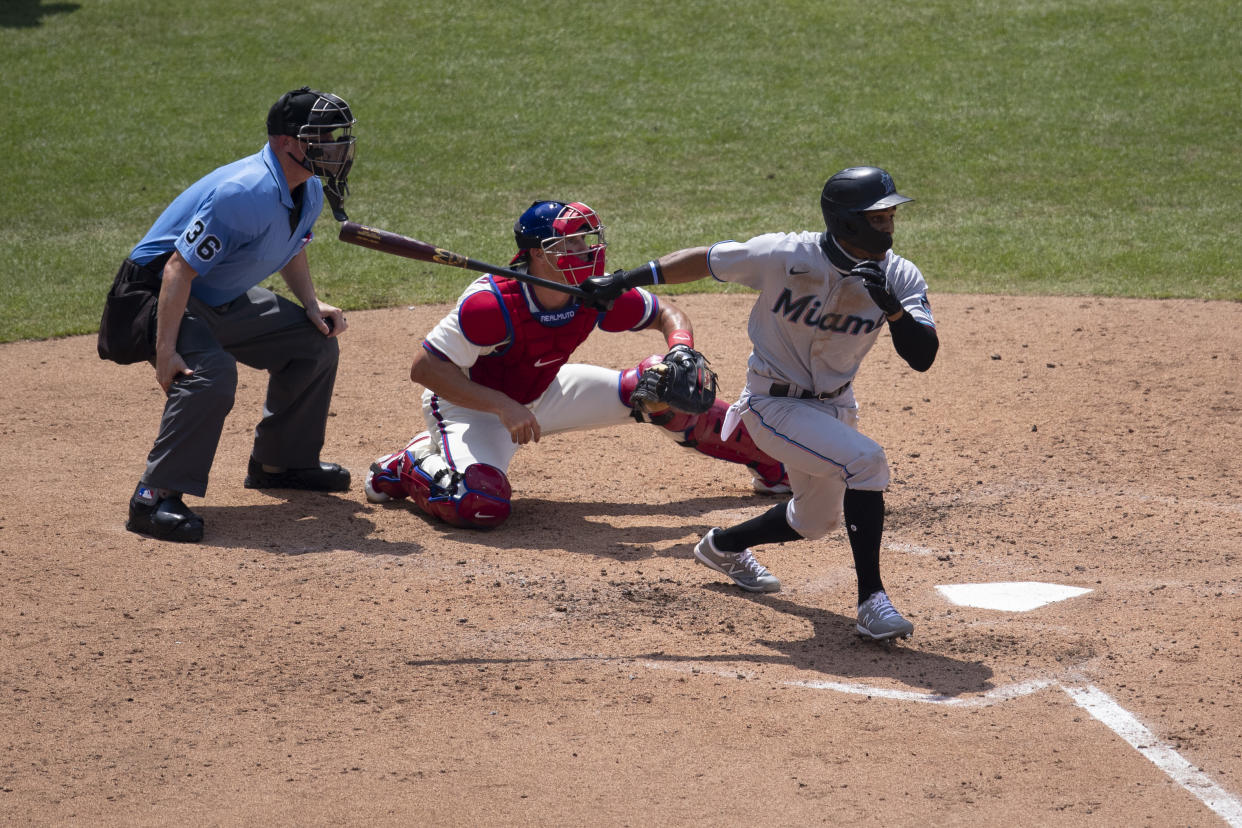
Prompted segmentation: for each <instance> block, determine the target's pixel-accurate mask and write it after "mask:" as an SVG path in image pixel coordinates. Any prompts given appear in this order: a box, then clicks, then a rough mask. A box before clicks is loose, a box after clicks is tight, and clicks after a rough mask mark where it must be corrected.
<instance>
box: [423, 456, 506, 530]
mask: <svg viewBox="0 0 1242 828" xmlns="http://www.w3.org/2000/svg"><path fill="white" fill-rule="evenodd" d="M441 462H443V461H441ZM401 482H402V483H403V484H404V487H405V490H406V491H407V492H409V494H410V497H411V498H413V500H414V502H415V503H417V504H418V506H419V508H420V509H422V510H423V511H424V512H426V513H427V514H429V515H431V516H432V517H436V518H439V519H440V520H442V521H444V522H445V523H448V524H451V525H453V526H460V527H462V528H463V529H493V528H495V527H497V526H499V525H500V524H502V523H504V522H505V520H506V519H507V518H508V517H509V512H510V511H511V506H510V500H511V498H512V495H513V490H512V488H511V487H510V485H509V478H507V477H506V476H505V473H504V472H502V471H501V470H500V469H498V468H496V467H495V466H489V465H487V464H485V463H474V464H472V465H470V466H468V467H467V468H466V471H465V472H464V473H458V472H454V471H452V470H451V469H449V468H448V467H447V466H445V467H444V469H442V470H441V471H439V472H438V473H437V474H436V475H435V478H434V479H433V478H432V476H431V475H429V474H428V473H427V472H426V471H425V470H424V469H423V467H422V465H421V464H416V463H403V464H401Z"/></svg>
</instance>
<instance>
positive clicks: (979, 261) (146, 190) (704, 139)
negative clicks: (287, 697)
mask: <svg viewBox="0 0 1242 828" xmlns="http://www.w3.org/2000/svg"><path fill="white" fill-rule="evenodd" d="M268 6H269V4H256V3H253V2H241V0H208V2H203V3H198V4H189V5H186V4H169V3H163V2H156V1H155V0H78V2H76V3H74V2H50V0H48V1H46V2H42V3H40V2H38V0H6V4H5V6H4V8H3V9H0V69H2V70H3V77H4V79H5V86H6V92H7V94H8V103H9V106H8V109H7V111H8V115H9V130H8V131H9V134H10V136H11V137H10V146H9V152H8V153H6V155H5V158H6V161H7V162H8V166H7V171H6V172H7V175H6V176H5V184H4V194H5V198H4V199H3V200H2V201H0V340H3V341H9V340H13V339H20V338H39V337H46V336H57V335H63V334H72V333H84V332H90V331H93V330H94V329H95V328H96V326H97V325H98V318H99V311H100V305H101V302H102V298H103V294H104V292H105V291H106V290H107V287H108V285H109V283H110V281H111V278H112V275H113V274H114V272H115V270H116V267H117V265H118V264H119V263H120V261H121V259H122V258H124V256H125V254H126V253H127V252H128V251H129V249H130V248H131V247H132V246H133V244H134V243H135V242H136V241H137V240H138V239H139V238H140V237H141V236H142V234H143V233H144V232H145V231H146V229H147V227H148V226H149V225H150V223H151V222H152V221H153V220H154V218H155V217H156V216H157V215H158V214H159V212H160V210H161V209H163V207H164V206H165V205H166V203H167V202H168V201H169V200H170V199H171V198H172V197H173V196H175V195H176V194H177V193H178V192H179V191H180V190H181V189H182V188H184V187H185V186H186V185H188V184H189V183H190V182H191V181H193V180H194V179H195V178H197V177H199V176H201V175H203V174H204V173H206V172H208V171H209V170H211V169H212V168H214V167H216V166H218V165H220V164H223V163H226V162H228V161H231V160H233V159H235V158H237V157H240V156H242V155H245V154H249V153H251V152H254V151H255V150H256V149H257V148H258V147H259V146H260V144H261V142H262V140H263V118H264V115H265V114H266V110H267V107H268V106H269V105H270V104H271V102H272V101H273V100H274V99H275V98H276V97H277V96H278V95H279V94H280V93H281V92H283V91H285V90H286V89H288V88H291V87H294V86H299V85H301V84H303V83H309V84H311V85H313V86H317V87H320V88H323V89H328V90H332V91H335V92H337V93H339V94H341V95H343V96H344V97H346V98H347V99H348V100H349V101H350V103H351V104H352V105H353V107H354V110H355V114H356V115H357V117H358V119H359V126H358V135H359V149H358V159H357V163H356V165H355V171H354V173H353V175H352V177H351V186H352V188H353V198H352V199H351V201H350V203H349V205H348V208H349V211H350V215H351V217H352V218H354V219H355V220H358V221H362V222H364V223H367V224H372V225H375V226H379V227H385V228H388V229H392V230H395V231H398V232H402V233H405V234H407V235H412V236H415V237H417V238H421V239H424V240H426V241H431V242H433V243H436V244H438V245H440V246H443V247H448V248H450V249H454V250H457V251H459V252H463V253H466V254H468V255H471V256H474V257H475V258H479V259H484V260H487V261H496V262H500V263H504V262H506V261H508V257H509V255H510V252H511V246H512V237H511V235H510V228H511V226H512V223H513V219H514V218H515V217H516V216H517V214H518V213H519V212H521V210H522V209H523V208H525V207H526V206H527V205H528V204H529V203H530V202H531V201H532V200H534V199H536V198H547V197H557V198H574V199H580V200H584V201H586V202H587V203H589V204H591V205H592V206H593V207H595V208H597V209H598V210H599V211H600V212H601V214H602V215H603V217H604V220H605V222H606V223H607V224H608V226H609V240H610V242H611V246H610V249H609V263H610V266H633V265H636V264H638V263H640V262H641V261H643V260H645V259H646V258H649V257H651V256H654V255H658V254H660V253H663V252H667V251H669V250H673V249H676V248H679V247H683V246H687V245H695V244H706V243H710V242H712V241H716V240H718V239H722V238H739V239H740V238H747V237H749V236H751V235H754V234H756V233H760V232H765V231H770V230H795V229H816V228H817V227H818V226H819V225H820V221H821V220H820V217H819V210H818V207H817V205H816V202H817V198H818V191H819V188H820V186H821V185H822V183H823V180H824V179H825V178H826V177H827V176H828V175H829V174H831V173H832V172H833V171H835V170H837V169H839V168H841V167H844V166H848V165H852V164H859V163H866V164H878V165H881V166H884V167H887V168H888V169H889V171H890V172H892V173H893V175H894V177H895V178H896V180H897V183H898V185H899V187H900V188H901V190H902V191H903V192H905V193H907V194H909V195H912V196H914V197H915V198H916V199H917V201H916V202H915V203H914V204H911V205H908V206H906V207H904V208H902V211H901V213H900V214H899V222H900V223H899V226H898V241H897V245H896V247H897V250H898V252H901V253H903V254H904V255H906V256H907V257H909V258H910V259H912V260H913V261H915V262H916V263H917V264H919V266H920V267H921V268H922V269H923V271H924V273H925V274H926V276H927V278H928V281H929V284H930V286H931V289H932V291H933V293H936V292H986V293H1017V294H1092V295H1107V296H1136V297H1195V298H1205V299H1230V300H1239V299H1242V275H1240V274H1242V244H1239V241H1240V239H1242V232H1240V231H1239V229H1238V225H1237V220H1236V216H1235V215H1234V213H1235V211H1236V209H1237V207H1236V205H1238V204H1240V203H1242V144H1240V142H1239V141H1238V138H1237V110H1238V101H1239V97H1238V89H1239V88H1240V87H1242V61H1239V59H1238V57H1237V44H1238V43H1239V42H1242V7H1240V6H1239V5H1238V4H1237V3H1235V2H1231V1H1230V0H1186V1H1185V2H1162V0H1128V1H1127V2H1116V1H1112V0H1074V1H1073V2H1056V0H1047V2H1017V0H1014V2H999V0H993V1H992V2H985V1H984V0H976V2H959V0H953V1H952V2H951V1H950V0H932V1H931V2H922V3H912V2H897V3H884V4H881V3H865V2H824V0H791V1H790V2H784V3H778V2H761V1H760V0H746V2H742V0H712V2H708V0H684V2H680V3H668V2H666V0H601V2H595V3H581V2H575V3H570V2H564V0H550V2H544V3H538V4H506V3H499V2H481V0H460V1H459V2H456V3H452V4H446V3H439V2H437V3H432V2H426V0H412V1H410V0H356V2H353V3H350V4H348V5H347V6H342V5H341V4H340V3H338V2H328V0H304V2H301V3H297V4H293V5H288V6H271V7H270V8H269V7H268ZM256 9H257V10H256ZM14 138H15V139H16V140H13V139H14ZM316 230H317V233H318V239H319V240H318V241H317V242H316V243H315V244H314V245H313V246H312V248H311V260H312V269H313V271H314V272H315V274H316V281H317V284H318V285H319V289H320V293H321V295H323V297H324V298H325V299H327V300H328V301H331V302H334V303H336V304H339V305H342V306H344V307H347V308H351V309H352V308H363V307H376V306H387V305H395V304H404V303H416V302H428V301H450V300H451V299H452V298H454V297H455V296H456V294H457V293H458V292H459V291H460V289H461V287H462V286H463V285H464V284H465V282H466V281H467V280H468V279H469V278H470V277H469V275H468V274H465V273H463V272H462V271H460V270H456V269H453V268H444V267H434V266H429V265H422V264H420V263H416V262H412V261H409V260H404V259H397V258H393V257H389V256H384V255H382V254H379V253H375V252H373V251H369V250H365V249H362V248H357V247H354V246H350V245H343V244H339V243H338V242H336V241H335V235H336V226H335V223H334V222H333V221H332V219H331V216H330V215H329V214H327V213H326V212H325V215H324V216H323V217H321V219H320V222H319V224H318V226H317V228H316ZM710 288H711V286H710V285H708V284H707V283H697V284H696V285H694V286H692V288H691V289H693V290H705V289H710Z"/></svg>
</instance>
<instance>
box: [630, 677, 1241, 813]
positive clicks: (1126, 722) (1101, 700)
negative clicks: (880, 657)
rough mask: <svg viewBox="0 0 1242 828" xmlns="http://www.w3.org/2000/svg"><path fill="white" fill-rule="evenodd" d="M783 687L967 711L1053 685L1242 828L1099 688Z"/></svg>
mask: <svg viewBox="0 0 1242 828" xmlns="http://www.w3.org/2000/svg"><path fill="white" fill-rule="evenodd" d="M641 663H642V665H643V666H644V667H647V668H649V669H652V670H679V671H682V672H693V673H710V674H712V675H717V676H721V677H723V678H738V679H751V678H757V677H758V676H756V675H754V674H751V673H746V672H744V671H740V670H731V671H726V670H717V669H704V668H702V667H697V666H690V665H671V664H658V663H655V662H641ZM779 683H780V684H782V685H785V686H787V687H802V688H805V689H808V690H829V691H832V692H835V693H847V694H849V695H855V696H866V697H867V698H872V699H887V700H890V701H905V702H916V703H918V704H937V705H942V706H944V707H962V708H972V707H990V706H992V705H995V704H1000V703H1001V702H1005V701H1010V700H1012V699H1017V698H1021V697H1022V696H1029V695H1031V694H1033V693H1037V692H1039V691H1040V690H1043V689H1044V688H1047V687H1056V688H1059V689H1060V690H1062V691H1064V692H1065V694H1066V695H1068V696H1069V697H1070V698H1071V699H1072V700H1073V701H1074V703H1075V704H1077V705H1078V706H1079V707H1081V708H1082V709H1083V710H1085V711H1087V713H1089V714H1091V716H1092V718H1094V719H1095V720H1096V721H1098V722H1100V723H1101V724H1103V725H1104V726H1105V727H1107V728H1108V729H1109V730H1111V731H1112V732H1113V733H1115V734H1117V735H1118V736H1119V737H1121V739H1123V740H1124V741H1125V742H1126V743H1127V744H1129V745H1130V746H1131V747H1132V748H1134V749H1135V750H1137V751H1138V752H1139V753H1140V754H1142V755H1143V756H1144V757H1145V758H1146V759H1147V760H1148V761H1150V762H1151V763H1152V764H1153V765H1155V766H1156V767H1157V768H1159V769H1160V770H1161V771H1163V772H1164V774H1165V775H1166V776H1168V777H1169V778H1170V779H1171V780H1173V782H1175V783H1177V785H1179V786H1180V787H1181V788H1182V789H1184V790H1185V791H1186V792H1188V793H1189V794H1191V795H1192V796H1194V797H1195V798H1196V799H1198V800H1199V801H1200V802H1202V803H1203V804H1204V805H1206V806H1207V807H1208V808H1210V809H1211V810H1212V812H1213V813H1215V814H1216V815H1217V816H1219V817H1220V818H1221V819H1223V820H1224V821H1225V823H1226V824H1227V825H1229V826H1230V828H1242V802H1239V801H1238V799H1237V798H1236V797H1234V796H1233V795H1232V794H1231V793H1229V792H1228V791H1226V790H1225V789H1224V788H1222V787H1220V786H1219V785H1217V784H1216V783H1215V782H1213V781H1212V780H1211V778H1210V777H1208V775H1207V774H1205V773H1204V772H1203V771H1201V770H1199V769H1198V768H1196V767H1195V766H1194V765H1192V764H1191V763H1190V762H1188V761H1187V760H1186V759H1185V758H1183V757H1182V755H1181V754H1179V753H1178V752H1177V751H1176V750H1174V749H1173V748H1172V747H1171V746H1169V745H1167V744H1165V743H1163V742H1161V741H1160V739H1159V738H1157V736H1156V734H1154V733H1152V731H1151V730H1149V729H1148V728H1147V727H1146V726H1144V725H1143V724H1142V723H1141V722H1139V720H1138V719H1136V718H1135V717H1134V715H1133V714H1131V713H1130V712H1129V711H1128V710H1126V709H1125V708H1124V707H1122V706H1121V705H1120V704H1118V703H1117V702H1116V701H1115V700H1113V698H1112V697H1111V696H1109V695H1108V694H1107V693H1105V692H1104V691H1102V690H1100V689H1099V688H1098V687H1095V686H1094V685H1090V684H1087V685H1082V686H1073V685H1067V684H1064V683H1063V682H1060V681H1057V680H1055V679H1032V680H1030V681H1022V682H1017V683H1014V684H1009V685H1005V686H1004V687H996V688H993V689H991V690H988V691H987V692H986V693H979V694H975V695H972V696H947V695H944V694H942V693H919V692H916V691H913V690H895V689H891V688H886V687H875V686H873V685H869V684H862V683H857V682H842V681H797V680H788V681H781V682H779Z"/></svg>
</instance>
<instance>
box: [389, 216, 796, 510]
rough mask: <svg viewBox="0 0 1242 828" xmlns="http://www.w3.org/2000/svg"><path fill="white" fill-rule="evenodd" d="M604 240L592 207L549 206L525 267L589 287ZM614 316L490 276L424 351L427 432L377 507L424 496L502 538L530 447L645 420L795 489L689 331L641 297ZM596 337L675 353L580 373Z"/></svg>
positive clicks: (762, 484) (531, 222)
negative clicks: (731, 407) (740, 415)
mask: <svg viewBox="0 0 1242 828" xmlns="http://www.w3.org/2000/svg"><path fill="white" fill-rule="evenodd" d="M604 231H605V228H604V226H603V225H602V224H600V220H599V216H598V215H596V213H595V211H594V210H592V209H591V208H590V207H588V206H587V205H585V204H583V203H581V202H576V201H575V202H563V201H537V202H535V203H534V204H532V205H531V206H530V207H529V208H528V209H527V210H525V211H524V212H523V213H522V214H521V216H519V217H518V220H517V222H516V223H515V224H514V228H513V233H514V238H515V241H516V243H517V248H518V251H517V255H516V256H514V259H513V262H512V263H511V264H512V267H513V268H514V269H517V270H521V271H523V272H526V273H529V274H530V275H531V276H535V277H538V278H539V279H542V280H544V281H545V282H554V283H557V284H565V285H578V284H580V283H582V282H583V281H584V280H585V279H587V278H589V277H591V276H601V275H603V273H604V253H605V248H606V246H607V243H606V242H605V240H604ZM613 298H614V301H613V302H611V303H610V306H609V308H608V309H607V310H597V309H594V308H588V307H584V306H583V305H582V304H581V303H580V301H579V300H578V299H576V298H574V297H573V296H571V295H570V294H568V293H565V292H562V291H559V290H556V289H555V288H554V287H548V286H546V285H543V284H528V283H526V282H523V281H519V280H517V279H514V278H510V277H502V276H498V275H488V276H483V277H482V278H480V279H477V280H476V281H475V282H473V283H472V284H471V285H470V286H469V287H467V288H466V290H465V291H464V292H463V293H462V295H461V298H460V299H459V300H458V302H457V305H456V307H455V308H454V309H453V310H452V311H451V312H450V313H449V314H448V315H447V316H445V317H444V318H443V319H442V320H441V321H440V323H439V324H437V325H436V326H435V328H433V329H432V330H431V332H430V333H428V334H427V335H426V337H425V338H424V339H423V342H422V347H421V348H419V349H418V352H417V354H416V355H415V357H414V363H413V365H412V366H411V368H410V379H411V380H413V381H414V382H416V383H418V384H420V385H422V386H423V387H424V389H425V390H424V392H423V395H422V408H423V417H424V421H425V423H426V426H427V430H426V431H424V432H421V433H420V434H418V435H416V436H415V437H414V439H412V440H411V441H410V442H409V443H408V444H407V445H406V446H405V447H404V448H403V449H401V450H400V451H396V452H394V453H392V454H386V455H384V456H383V457H380V458H379V459H378V460H376V461H375V463H373V464H372V465H371V471H370V473H369V474H368V475H367V479H366V485H365V491H366V496H367V499H368V500H370V501H371V502H373V503H382V502H385V501H389V500H399V499H402V498H405V497H409V498H411V499H412V500H413V501H414V503H416V504H417V505H418V507H419V508H420V509H421V510H422V511H423V512H425V513H427V514H429V515H431V516H433V517H435V518H438V519H440V520H443V521H445V522H446V523H449V524H452V525H454V526H460V527H466V528H476V529H490V528H493V527H495V526H498V525H500V524H501V523H503V522H504V520H505V519H506V518H507V517H508V516H509V514H510V511H511V504H510V501H511V498H512V488H511V486H510V483H509V479H508V476H507V472H508V469H509V463H510V461H511V460H512V459H513V456H514V454H515V453H516V452H517V449H518V447H519V446H521V445H523V444H526V443H529V442H532V441H533V442H538V440H539V438H540V437H541V436H542V435H544V434H553V433H556V432H562V431H570V430H575V429H590V428H601V427H604V426H613V425H620V424H622V423H625V422H630V421H631V418H632V419H633V420H639V421H642V422H651V423H655V424H657V425H660V426H663V428H664V429H666V430H667V431H669V432H671V433H673V434H674V435H675V439H677V440H678V441H679V442H681V443H682V444H683V445H686V446H689V447H693V448H695V449H696V450H697V451H699V452H702V453H703V454H706V455H708V456H710V457H716V458H719V459H723V460H728V461H731V462H735V463H741V464H744V465H746V466H749V467H750V469H751V472H752V476H753V478H754V480H753V483H754V486H755V488H756V489H757V490H759V491H761V492H772V491H778V492H779V491H781V490H782V489H783V490H784V491H788V488H787V481H786V479H785V475H784V469H783V468H782V467H781V465H780V463H778V462H776V461H775V460H773V459H772V458H771V457H769V456H767V455H766V454H764V453H763V452H762V451H760V450H759V449H758V448H756V446H755V444H754V443H753V442H752V441H751V439H750V436H749V434H748V433H747V432H746V429H745V428H739V429H736V430H735V431H734V433H733V434H732V435H730V439H728V440H725V439H722V438H721V436H720V429H721V426H722V424H723V422H724V418H725V416H726V414H727V412H728V406H727V405H726V404H725V403H724V402H723V401H720V400H717V399H716V378H715V374H714V373H712V372H711V370H710V368H709V367H708V366H707V363H706V361H705V360H704V358H703V356H702V355H701V354H699V353H698V352H697V351H695V350H694V335H693V332H692V329H691V324H690V319H689V317H688V316H686V314H685V313H684V312H683V311H682V310H681V309H679V308H678V307H677V306H676V305H674V304H673V303H672V302H668V301H661V300H659V299H657V298H656V297H655V296H654V295H653V294H651V293H649V292H648V291H646V290H643V289H642V288H626V289H624V290H619V291H617V293H616V296H615V297H613ZM595 328H599V329H600V330H603V331H608V332H610V333H612V332H622V331H639V330H644V329H648V328H655V329H656V330H658V331H659V332H660V333H661V334H662V335H663V336H664V339H665V341H666V343H667V345H668V347H669V351H668V353H666V354H664V355H663V356H660V355H653V356H650V357H648V358H647V359H645V360H643V361H642V362H641V363H639V364H638V365H637V366H635V367H633V368H630V369H628V370H625V371H617V370H613V369H610V368H602V367H599V366H596V365H586V364H582V363H571V362H569V359H570V357H571V356H572V354H573V352H574V350H575V349H576V348H577V347H578V346H579V345H581V344H582V343H583V342H584V341H585V340H586V338H587V336H588V335H589V334H590V333H591V331H592V330H594V329H595Z"/></svg>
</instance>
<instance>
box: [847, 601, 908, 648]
mask: <svg viewBox="0 0 1242 828" xmlns="http://www.w3.org/2000/svg"><path fill="white" fill-rule="evenodd" d="M855 629H857V630H858V634H859V635H861V636H864V637H866V638H870V639H871V640H872V641H886V640H888V639H890V638H909V637H910V635H911V634H912V633H913V632H914V625H913V624H911V623H910V622H909V621H907V620H906V619H904V618H902V617H901V613H899V612H898V611H897V610H895V609H893V605H892V603H891V602H890V601H889V600H888V596H887V595H885V594H884V593H883V592H874V593H872V594H871V597H870V598H868V599H867V600H866V601H863V602H862V603H861V604H859V605H858V624H857V625H856V626H855Z"/></svg>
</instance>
